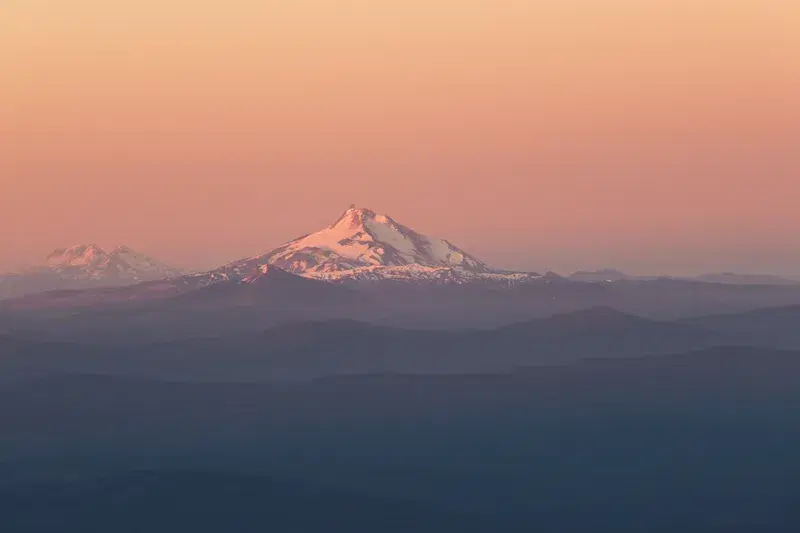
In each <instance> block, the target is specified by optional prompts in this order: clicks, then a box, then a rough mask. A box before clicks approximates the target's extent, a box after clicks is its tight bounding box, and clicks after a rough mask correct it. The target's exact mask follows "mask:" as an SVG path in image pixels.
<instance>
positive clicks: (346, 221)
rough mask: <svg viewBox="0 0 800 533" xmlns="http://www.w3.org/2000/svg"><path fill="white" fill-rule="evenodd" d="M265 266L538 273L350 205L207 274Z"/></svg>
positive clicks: (333, 275)
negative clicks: (496, 263) (506, 268)
mask: <svg viewBox="0 0 800 533" xmlns="http://www.w3.org/2000/svg"><path fill="white" fill-rule="evenodd" d="M266 265H273V266H277V267H278V268H281V269H283V270H285V271H287V272H291V273H293V274H298V275H301V276H305V277H309V278H316V279H321V280H325V281H330V282H338V283H342V282H351V281H360V282H363V281H385V280H391V281H434V282H437V283H448V284H450V283H466V282H471V281H475V280H486V281H501V282H504V283H515V282H520V281H525V280H530V279H539V278H540V276H539V275H538V274H529V273H510V272H503V271H499V270H495V269H492V268H491V267H489V266H488V265H487V264H486V263H484V262H482V261H480V260H479V259H477V258H475V257H474V256H472V255H470V254H468V253H467V252H465V251H464V250H462V249H460V248H458V247H456V246H454V245H453V244H451V243H450V242H448V241H446V240H442V239H438V238H434V237H429V236H426V235H423V234H421V233H418V232H416V231H414V230H412V229H411V228H409V227H407V226H404V225H402V224H400V223H398V222H397V221H395V220H394V219H392V218H391V217H389V216H387V215H380V214H377V213H375V212H374V211H372V210H370V209H364V208H357V207H355V206H351V207H350V208H349V209H347V211H345V212H344V213H343V214H342V216H340V217H339V218H338V219H337V220H336V221H335V222H334V223H333V224H331V225H330V226H328V227H327V228H324V229H322V230H320V231H317V232H316V233H311V234H308V235H304V236H302V237H299V238H297V239H294V240H292V241H289V242H287V243H286V244H283V245H281V246H279V247H278V248H275V249H274V250H271V251H269V252H266V253H264V254H261V255H258V256H255V257H251V258H248V259H243V260H240V261H236V262H233V263H231V264H229V265H226V266H224V267H222V268H221V269H217V270H215V271H212V272H210V273H207V274H206V275H207V276H210V277H212V278H213V279H220V280H221V279H239V280H246V279H247V278H248V277H249V276H251V275H252V274H254V273H257V272H259V271H260V270H261V269H263V268H264V267H265V266H266Z"/></svg>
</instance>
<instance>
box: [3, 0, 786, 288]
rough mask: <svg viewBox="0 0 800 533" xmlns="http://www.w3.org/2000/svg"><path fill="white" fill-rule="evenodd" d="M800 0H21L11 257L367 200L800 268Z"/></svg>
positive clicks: (229, 246) (208, 233)
mask: <svg viewBox="0 0 800 533" xmlns="http://www.w3.org/2000/svg"><path fill="white" fill-rule="evenodd" d="M798 94H800V2H797V1H796V0H702V1H698V0H602V1H601V0H559V1H558V2H554V1H539V0H492V1H491V2H490V1H487V0H480V1H478V0H404V1H394V0H292V1H285V0H280V1H277V0H226V1H224V2H221V1H213V2H212V1H202V0H137V1H136V2H133V1H125V2H108V1H107V0H70V1H69V2H65V1H63V0H0V270H9V269H14V268H19V267H20V266H22V265H27V264H32V263H35V262H38V261H40V260H41V258H43V257H44V256H45V255H46V254H47V253H48V252H50V251H51V250H52V249H54V248H58V247H65V246H69V245H72V244H77V243H97V244H99V245H101V246H109V247H111V246H114V245H116V244H123V243H124V244H126V245H128V246H131V247H133V248H135V249H138V250H141V251H144V252H146V253H149V254H151V255H153V256H156V257H158V258H160V259H163V260H165V261H168V262H170V263H173V264H175V265H176V266H180V267H189V268H197V269H202V268H210V267H213V266H216V265H218V264H221V263H224V262H227V261H231V260H234V259H237V258H240V257H245V256H251V255H255V254H256V253H259V252H263V251H265V250H268V249H270V248H272V247H274V246H276V245H278V244H281V243H282V242H285V241H287V240H290V239H292V238H294V237H297V236H299V235H302V234H305V233H308V232H311V231H316V230H317V229H320V228H321V227H324V226H325V225H327V224H330V223H331V222H332V221H333V220H334V219H336V217H337V216H338V215H339V214H340V213H341V212H342V211H343V210H344V209H346V208H347V206H348V205H349V204H351V203H356V204H358V205H359V206H364V207H370V208H372V209H374V210H376V211H378V212H382V213H386V214H389V215H391V216H392V217H394V218H395V219H396V220H398V221H400V222H401V223H403V224H405V225H408V226H410V227H412V228H414V229H417V230H418V231H422V232H424V233H427V234H431V235H435V236H437V237H441V238H446V239H448V240H450V241H452V242H453V243H455V244H456V245H458V246H460V247H461V248H464V249H466V250H467V251H469V252H471V253H473V254H475V255H477V256H478V257H480V258H481V259H483V260H485V261H487V262H489V263H490V264H493V265H496V266H498V267H504V268H516V269H530V270H539V271H541V270H547V269H552V270H555V271H561V272H568V271H573V270H577V269H593V268H600V267H617V268H620V269H623V270H627V271H630V272H632V273H671V274H689V273H700V272H706V271H739V272H773V273H778V274H784V275H798V276H800V209H799V208H798V205H799V204H800V98H798Z"/></svg>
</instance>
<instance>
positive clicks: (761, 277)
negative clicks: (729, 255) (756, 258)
mask: <svg viewBox="0 0 800 533" xmlns="http://www.w3.org/2000/svg"><path fill="white" fill-rule="evenodd" d="M694 279H695V280H697V281H703V282H706V283H725V284H728V285H798V284H800V281H796V280H793V279H789V278H783V277H780V276H775V275H772V274H735V273H733V272H723V273H714V274H703V275H702V276H697V277H696V278H694Z"/></svg>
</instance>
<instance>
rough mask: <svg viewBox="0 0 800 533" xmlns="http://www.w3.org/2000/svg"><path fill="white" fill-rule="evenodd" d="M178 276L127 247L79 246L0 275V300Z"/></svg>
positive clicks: (169, 269)
mask: <svg viewBox="0 0 800 533" xmlns="http://www.w3.org/2000/svg"><path fill="white" fill-rule="evenodd" d="M179 275H181V271H180V270H178V269H176V268H172V267H170V266H168V265H166V264H164V263H162V262H161V261H157V260H156V259H153V258H152V257H150V256H148V255H145V254H142V253H139V252H136V251H134V250H132V249H131V248H128V247H127V246H119V247H117V248H115V249H114V250H112V251H111V252H106V251H105V250H103V249H102V248H100V247H99V246H97V245H95V244H82V245H77V246H72V247H70V248H59V249H57V250H54V251H53V252H51V253H50V254H49V255H48V256H47V257H46V258H45V261H44V264H42V265H40V266H38V267H35V268H31V269H28V270H26V271H24V272H16V273H10V274H4V275H0V299H6V298H16V297H21V296H25V295H28V294H32V293H40V292H45V291H51V290H75V289H92V288H97V287H109V286H120V285H132V284H135V283H140V282H144V281H153V280H159V279H165V278H170V277H174V276H179Z"/></svg>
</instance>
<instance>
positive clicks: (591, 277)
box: [567, 268, 632, 283]
mask: <svg viewBox="0 0 800 533" xmlns="http://www.w3.org/2000/svg"><path fill="white" fill-rule="evenodd" d="M567 278H568V279H570V280H572V281H583V282H591V283H600V282H612V281H622V280H626V279H632V278H631V276H629V275H628V274H626V273H624V272H620V271H619V270H616V269H613V268H603V269H600V270H593V271H588V270H579V271H577V272H574V273H572V274H570V275H569V276H567Z"/></svg>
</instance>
